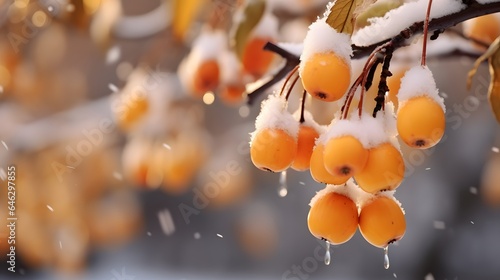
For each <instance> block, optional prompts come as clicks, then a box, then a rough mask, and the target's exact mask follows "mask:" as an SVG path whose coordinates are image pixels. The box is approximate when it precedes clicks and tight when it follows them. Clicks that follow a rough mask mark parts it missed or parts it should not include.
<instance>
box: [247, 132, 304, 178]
mask: <svg viewBox="0 0 500 280" xmlns="http://www.w3.org/2000/svg"><path fill="white" fill-rule="evenodd" d="M296 154H297V142H296V140H295V139H294V138H293V137H292V136H291V135H290V134H288V133H287V132H286V131H284V130H282V129H273V128H264V129H262V130H259V131H257V132H256V135H255V136H254V139H253V140H252V143H251V144H250V157H251V159H252V162H253V164H254V165H255V166H256V167H257V168H259V169H262V170H266V171H272V172H280V171H284V170H285V169H287V168H288V167H289V166H290V165H291V164H292V162H293V160H294V158H295V156H296Z"/></svg>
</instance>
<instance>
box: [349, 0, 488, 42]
mask: <svg viewBox="0 0 500 280" xmlns="http://www.w3.org/2000/svg"><path fill="white" fill-rule="evenodd" d="M484 1H485V0H483V2H484ZM479 2H481V1H479ZM495 2H496V1H495ZM428 4H429V0H416V1H412V2H407V3H405V4H403V5H402V6H400V7H399V8H396V9H394V10H391V11H389V12H387V13H386V14H385V15H384V17H379V18H374V19H370V22H371V24H370V25H368V26H366V27H364V28H361V29H360V30H358V31H357V32H356V33H354V35H353V36H352V42H353V43H354V44H356V45H357V46H368V45H371V44H374V43H376V42H379V41H382V40H384V39H388V38H392V37H394V36H396V35H398V34H399V32H401V30H403V29H405V28H407V27H409V26H410V25H412V24H414V23H415V22H421V21H424V20H425V15H426V12H427V6H428ZM465 7H466V5H465V4H463V3H462V1H459V0H439V1H434V2H433V3H432V9H431V14H430V19H431V20H432V19H433V18H439V17H443V16H445V15H451V14H454V13H457V12H459V11H461V10H462V9H464V8H465Z"/></svg>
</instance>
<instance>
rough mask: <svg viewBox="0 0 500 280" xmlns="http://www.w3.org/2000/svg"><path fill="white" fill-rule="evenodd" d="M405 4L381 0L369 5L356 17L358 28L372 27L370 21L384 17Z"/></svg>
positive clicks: (395, 0) (398, 0)
mask: <svg viewBox="0 0 500 280" xmlns="http://www.w3.org/2000/svg"><path fill="white" fill-rule="evenodd" d="M403 4H404V1H403V0H379V1H377V2H375V3H373V4H371V5H369V6H368V7H367V8H366V9H364V10H363V11H361V12H360V13H359V15H357V16H356V28H363V27H365V26H368V25H370V22H369V19H371V18H377V17H383V16H384V15H385V14H386V13H387V12H389V11H391V10H393V9H396V8H398V7H400V6H401V5H403Z"/></svg>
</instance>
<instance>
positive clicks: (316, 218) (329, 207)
mask: <svg viewBox="0 0 500 280" xmlns="http://www.w3.org/2000/svg"><path fill="white" fill-rule="evenodd" d="M307 225H308V227H309V231H310V232H311V234H312V235H313V236H315V237H316V238H319V239H324V240H327V241H328V242H330V243H331V244H342V243H345V242H347V241H349V239H351V237H352V236H353V235H354V234H355V233H356V229H357V227H358V208H357V207H356V204H355V203H354V201H352V199H350V198H349V197H347V196H345V195H342V194H338V193H335V192H330V193H327V194H324V195H323V196H321V197H319V198H318V200H317V201H316V202H314V203H313V204H312V205H311V209H310V210H309V214H308V216H307Z"/></svg>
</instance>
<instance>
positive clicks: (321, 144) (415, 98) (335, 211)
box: [250, 19, 445, 248]
mask: <svg viewBox="0 0 500 280" xmlns="http://www.w3.org/2000/svg"><path fill="white" fill-rule="evenodd" d="M325 38H326V39H325ZM312 42H314V43H315V44H318V43H325V45H326V47H325V46H322V45H321V46H320V47H318V45H315V46H314V47H313V48H311V47H309V44H312ZM351 52H352V51H351V45H350V39H349V36H348V35H346V34H340V33H337V32H336V31H335V30H334V29H332V28H331V27H330V26H329V25H328V24H326V22H325V21H324V20H323V19H319V20H318V21H316V22H315V23H313V24H312V25H311V26H310V29H309V33H308V34H307V36H306V39H305V41H304V51H303V53H302V56H301V65H300V68H299V74H300V78H301V80H302V84H303V87H304V89H305V91H307V92H308V93H309V94H310V95H311V96H313V97H315V98H317V99H320V100H324V101H330V102H331V101H337V100H340V101H342V102H344V107H343V108H342V110H341V112H338V113H337V114H336V116H335V118H334V119H333V120H332V122H331V123H330V125H329V126H328V127H327V128H326V129H325V128H324V127H322V126H319V125H318V124H316V123H315V122H314V120H313V119H312V117H311V115H310V114H306V115H307V117H306V118H302V119H301V122H298V121H297V119H296V118H293V116H292V114H291V113H289V112H288V111H287V100H286V99H284V98H282V97H281V96H278V95H271V96H270V97H269V98H268V100H266V101H264V102H263V104H262V109H261V113H260V115H259V116H258V117H257V120H256V130H255V132H254V133H253V134H252V140H251V143H250V145H251V159H252V161H253V163H254V165H255V166H256V167H258V168H260V169H263V170H267V171H273V172H281V171H284V170H286V169H287V168H288V167H292V168H293V169H295V170H298V171H304V170H307V169H309V170H310V173H311V176H312V178H313V179H314V180H315V181H317V182H320V183H324V184H327V187H326V188H325V190H323V191H321V192H320V193H318V195H317V197H315V198H314V199H313V202H312V203H311V210H310V212H309V217H308V224H309V229H310V231H311V233H312V234H313V235H314V236H316V237H318V238H321V239H325V240H326V241H328V242H329V243H331V244H341V243H344V242H346V241H348V240H349V239H350V238H351V237H352V235H353V234H354V233H355V231H356V229H357V227H358V225H359V228H360V231H361V233H362V235H363V236H364V237H365V239H366V240H367V241H368V242H369V243H370V244H372V245H374V246H377V247H382V248H386V247H387V246H388V245H389V244H390V243H392V242H394V241H397V240H399V239H400V238H401V237H402V236H403V235H404V232H405V229H406V223H405V218H404V213H403V210H402V209H401V207H400V205H399V203H398V202H397V200H395V198H394V197H393V193H394V190H396V188H398V187H399V185H400V184H401V183H402V181H403V179H404V175H405V162H404V159H403V155H402V153H401V150H400V147H399V142H398V135H399V138H400V140H402V142H404V143H405V144H406V145H408V146H410V147H412V148H418V149H425V148H430V147H432V146H434V145H436V144H437V143H438V142H439V141H440V139H441V138H442V136H443V134H444V129H445V107H444V103H443V99H442V98H441V97H440V96H439V95H438V90H437V87H436V84H435V81H434V78H433V75H432V73H431V71H430V70H429V69H428V68H427V67H426V66H420V65H419V66H415V67H412V68H410V69H409V70H408V71H406V73H405V75H404V77H402V78H401V84H400V85H398V87H399V90H398V93H397V94H396V96H394V98H391V99H392V100H398V102H399V104H397V105H398V109H397V111H396V110H395V109H394V105H393V104H392V102H390V101H386V102H384V106H383V109H384V110H383V111H381V112H378V114H377V115H376V117H372V116H371V115H369V114H366V113H364V112H363V111H362V104H360V106H359V107H358V108H359V109H358V110H359V112H358V113H357V114H351V116H349V115H348V114H347V113H344V110H347V112H348V110H349V108H345V107H346V105H345V104H349V103H348V101H349V100H348V99H349V98H351V99H352V96H351V97H349V96H348V95H346V92H347V91H348V89H349V85H350V84H351V61H350V57H349V56H350V54H351ZM291 75H293V73H292V74H291ZM361 75H363V74H361ZM360 77H362V76H360ZM285 83H286V82H285ZM362 86H364V85H362ZM357 92H359V91H357ZM351 93H352V91H351ZM361 94H362V93H361ZM386 95H387V94H386ZM305 97H306V95H304V98H305ZM386 99H388V98H386ZM360 100H361V101H360V102H362V98H360ZM303 104H304V102H303ZM302 106H304V105H302ZM348 106H349V105H347V107H348ZM301 109H302V111H305V109H304V108H301ZM305 112H307V111H305ZM305 120H307V121H305Z"/></svg>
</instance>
